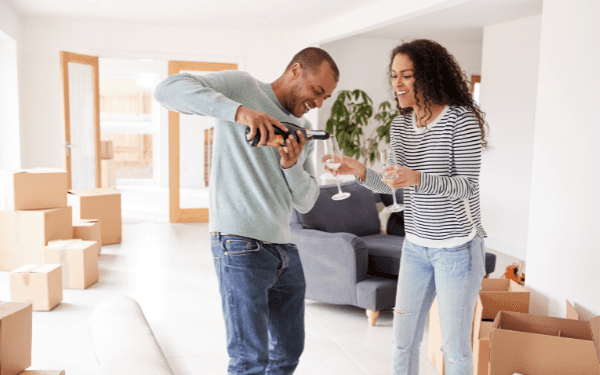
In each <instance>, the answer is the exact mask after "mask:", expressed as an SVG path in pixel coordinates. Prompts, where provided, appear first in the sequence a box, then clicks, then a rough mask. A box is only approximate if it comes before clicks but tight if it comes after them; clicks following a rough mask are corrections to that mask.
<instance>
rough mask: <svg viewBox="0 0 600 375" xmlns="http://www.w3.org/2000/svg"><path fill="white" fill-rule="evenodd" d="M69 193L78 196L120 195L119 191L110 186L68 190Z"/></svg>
mask: <svg viewBox="0 0 600 375" xmlns="http://www.w3.org/2000/svg"><path fill="white" fill-rule="evenodd" d="M69 194H72V195H77V196H80V197H97V196H100V195H120V194H121V193H120V192H118V191H117V190H115V189H111V188H96V189H88V190H69Z"/></svg>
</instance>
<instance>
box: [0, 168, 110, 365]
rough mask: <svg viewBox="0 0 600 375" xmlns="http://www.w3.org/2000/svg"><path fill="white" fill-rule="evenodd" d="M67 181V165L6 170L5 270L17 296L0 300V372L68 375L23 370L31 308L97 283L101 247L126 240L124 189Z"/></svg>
mask: <svg viewBox="0 0 600 375" xmlns="http://www.w3.org/2000/svg"><path fill="white" fill-rule="evenodd" d="M67 186H68V182H67V172H66V171H64V170H61V169H50V168H36V169H31V170H23V171H18V172H5V171H0V271H11V272H10V291H11V301H12V302H0V375H17V374H22V375H64V371H34V370H27V371H25V370H26V369H27V367H29V366H30V365H31V337H32V335H31V327H32V311H49V310H52V309H53V308H54V307H56V306H57V305H58V304H60V302H61V301H62V299H63V288H64V289H86V288H88V287H89V286H90V285H92V284H94V283H95V282H97V281H98V275H99V272H98V271H99V270H98V255H99V253H100V247H101V245H107V244H115V243H120V242H121V196H120V193H119V192H117V191H115V190H113V189H108V188H107V189H92V190H78V191H68V188H67Z"/></svg>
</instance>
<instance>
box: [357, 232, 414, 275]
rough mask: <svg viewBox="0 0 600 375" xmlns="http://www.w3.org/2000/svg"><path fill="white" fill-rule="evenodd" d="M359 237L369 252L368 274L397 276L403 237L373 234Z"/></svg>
mask: <svg viewBox="0 0 600 375" xmlns="http://www.w3.org/2000/svg"><path fill="white" fill-rule="evenodd" d="M361 239H362V240H363V241H364V243H365V245H366V246H367V251H368V252H369V269H368V271H367V272H368V273H369V275H385V276H398V273H399V272H400V255H401V254H402V244H403V243H404V237H401V236H390V235H385V234H375V235H371V236H365V237H362V238H361Z"/></svg>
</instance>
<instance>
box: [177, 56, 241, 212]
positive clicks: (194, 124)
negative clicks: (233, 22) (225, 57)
mask: <svg viewBox="0 0 600 375" xmlns="http://www.w3.org/2000/svg"><path fill="white" fill-rule="evenodd" d="M237 68H238V66H237V64H224V63H203V62H193V61H169V75H173V74H177V73H182V72H188V73H191V74H197V75H202V74H206V73H208V72H216V71H221V70H236V69H237ZM212 123H214V119H212V118H210V117H203V116H188V115H182V114H180V113H178V112H173V111H169V218H170V221H171V222H172V223H200V222H208V218H209V213H208V199H207V194H208V188H206V182H205V179H204V174H205V173H203V172H206V170H207V169H209V168H210V163H211V160H212V158H211V156H212V152H211V151H212V150H203V148H204V144H205V141H206V140H205V139H204V138H205V134H210V136H212V132H211V131H210V129H211V128H212ZM205 130H209V131H208V132H206V131H205ZM209 141H210V139H209ZM206 144H208V145H210V144H211V142H206ZM206 155H209V156H208V157H207V156H206ZM208 184H210V181H209V182H208Z"/></svg>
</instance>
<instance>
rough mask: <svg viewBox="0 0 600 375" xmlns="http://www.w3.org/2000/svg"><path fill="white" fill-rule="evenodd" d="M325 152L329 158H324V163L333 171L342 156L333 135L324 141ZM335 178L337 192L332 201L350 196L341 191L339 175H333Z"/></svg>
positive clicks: (336, 168) (338, 164) (335, 169)
mask: <svg viewBox="0 0 600 375" xmlns="http://www.w3.org/2000/svg"><path fill="white" fill-rule="evenodd" d="M325 154H330V155H331V158H330V159H327V160H325V165H326V166H327V167H329V168H331V169H333V170H334V171H337V170H338V168H339V167H340V166H341V165H342V163H341V160H342V156H341V154H340V147H339V146H338V142H337V139H336V138H335V136H334V135H332V136H330V137H329V138H328V139H327V140H326V141H325ZM335 180H336V182H337V186H338V193H337V194H336V195H334V196H333V197H331V199H333V200H334V201H341V200H342V199H346V198H348V197H349V196H350V193H348V192H345V193H344V192H342V187H341V186H340V177H339V176H337V175H336V176H335Z"/></svg>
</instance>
